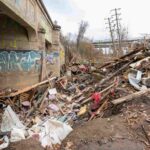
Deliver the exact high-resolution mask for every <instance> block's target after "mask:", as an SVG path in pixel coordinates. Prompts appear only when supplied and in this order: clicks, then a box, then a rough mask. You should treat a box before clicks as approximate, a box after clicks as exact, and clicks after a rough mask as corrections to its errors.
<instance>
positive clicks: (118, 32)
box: [111, 8, 121, 50]
mask: <svg viewBox="0 0 150 150" xmlns="http://www.w3.org/2000/svg"><path fill="white" fill-rule="evenodd" d="M120 9H121V8H115V9H113V10H111V11H114V13H115V14H114V15H112V16H115V21H116V27H117V34H118V43H119V50H121V36H120V27H119V21H120V20H121V19H120V18H119V16H120V15H121V14H119V13H118V11H119V10H120Z"/></svg>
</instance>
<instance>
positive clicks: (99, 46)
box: [93, 38, 142, 48]
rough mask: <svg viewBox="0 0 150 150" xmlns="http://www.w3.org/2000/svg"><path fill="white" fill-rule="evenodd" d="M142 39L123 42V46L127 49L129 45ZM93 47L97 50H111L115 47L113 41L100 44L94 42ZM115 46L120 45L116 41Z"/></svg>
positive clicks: (100, 42)
mask: <svg viewBox="0 0 150 150" xmlns="http://www.w3.org/2000/svg"><path fill="white" fill-rule="evenodd" d="M141 40H142V39H140V38H137V39H130V40H124V41H122V46H123V47H125V46H127V45H130V44H131V43H133V42H139V41H141ZM93 45H94V46H95V48H110V47H112V46H113V43H112V41H109V40H106V41H99V42H93ZM115 45H118V42H117V41H115Z"/></svg>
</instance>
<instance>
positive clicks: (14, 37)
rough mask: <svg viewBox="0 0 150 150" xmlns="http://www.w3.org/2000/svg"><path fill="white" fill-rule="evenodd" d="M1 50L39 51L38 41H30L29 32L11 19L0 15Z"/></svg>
mask: <svg viewBox="0 0 150 150" xmlns="http://www.w3.org/2000/svg"><path fill="white" fill-rule="evenodd" d="M0 22H1V26H0V49H11V50H17V49H20V50H25V49H31V50H38V44H37V41H36V40H35V41H30V40H29V38H28V32H27V30H26V29H25V28H24V27H23V26H21V25H20V24H19V23H17V22H16V21H14V20H13V19H11V18H10V17H8V16H6V15H4V14H0Z"/></svg>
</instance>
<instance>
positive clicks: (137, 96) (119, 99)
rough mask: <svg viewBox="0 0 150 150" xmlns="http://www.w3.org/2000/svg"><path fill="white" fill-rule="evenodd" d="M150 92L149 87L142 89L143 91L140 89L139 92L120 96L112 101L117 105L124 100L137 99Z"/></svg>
mask: <svg viewBox="0 0 150 150" xmlns="http://www.w3.org/2000/svg"><path fill="white" fill-rule="evenodd" d="M148 93H150V88H149V89H146V90H142V91H139V92H136V93H133V94H130V95H127V96H125V97H121V98H118V99H115V100H113V101H112V103H113V104H114V105H117V104H121V103H123V102H127V101H131V100H133V99H137V98H139V97H141V96H143V95H146V94H148Z"/></svg>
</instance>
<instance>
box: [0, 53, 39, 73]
mask: <svg viewBox="0 0 150 150" xmlns="http://www.w3.org/2000/svg"><path fill="white" fill-rule="evenodd" d="M40 61H41V53H40V52H36V51H24V52H22V51H0V72H12V71H26V72H28V71H35V72H39V71H40V69H41V62H40Z"/></svg>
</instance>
